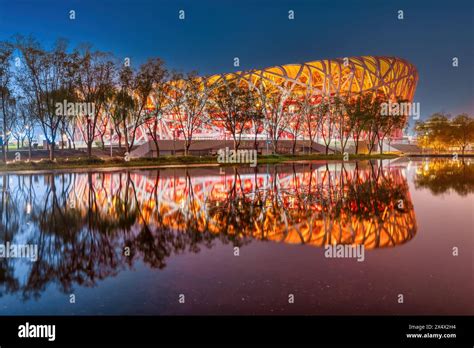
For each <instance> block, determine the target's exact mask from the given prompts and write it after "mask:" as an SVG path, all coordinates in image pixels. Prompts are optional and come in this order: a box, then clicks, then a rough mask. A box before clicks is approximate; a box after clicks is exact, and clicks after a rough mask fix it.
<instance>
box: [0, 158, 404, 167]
mask: <svg viewBox="0 0 474 348" xmlns="http://www.w3.org/2000/svg"><path fill="white" fill-rule="evenodd" d="M396 157H398V155H395V154H383V155H380V154H374V155H370V156H369V155H349V160H367V159H390V158H396ZM342 159H343V155H323V154H311V155H310V154H307V155H295V156H292V155H262V156H258V158H257V163H258V164H276V163H284V162H293V161H308V160H342ZM199 164H202V165H209V164H214V165H218V164H219V163H218V162H217V158H216V157H215V156H186V157H185V156H160V157H159V158H140V159H131V160H129V161H125V160H124V159H123V158H112V159H106V160H104V159H100V158H97V157H92V158H87V157H77V158H72V159H63V158H60V159H57V160H55V161H50V160H45V159H43V160H40V161H32V162H27V161H18V162H9V163H7V164H0V171H19V170H48V169H74V168H112V167H124V168H127V167H154V166H156V167H159V166H168V165H199ZM220 165H221V166H248V165H249V164H248V163H243V164H220Z"/></svg>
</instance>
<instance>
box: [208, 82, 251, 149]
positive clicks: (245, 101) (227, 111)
mask: <svg viewBox="0 0 474 348" xmlns="http://www.w3.org/2000/svg"><path fill="white" fill-rule="evenodd" d="M256 103H257V95H256V93H254V91H253V90H252V89H249V88H248V87H246V86H242V85H240V84H239V81H237V82H236V81H230V82H229V81H226V80H224V81H222V82H221V83H220V84H219V85H218V86H217V87H216V88H215V89H214V90H213V91H212V92H211V94H210V103H209V107H208V111H209V114H210V117H211V120H212V121H213V122H215V123H216V124H218V125H220V126H222V127H223V128H224V129H225V130H227V131H228V132H229V133H230V134H231V135H232V139H233V141H234V150H237V149H238V148H239V146H240V143H241V140H242V133H243V132H244V130H246V129H248V128H249V127H250V123H251V121H252V119H253V118H252V116H253V115H254V113H255V108H256Z"/></svg>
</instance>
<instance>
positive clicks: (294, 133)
mask: <svg viewBox="0 0 474 348" xmlns="http://www.w3.org/2000/svg"><path fill="white" fill-rule="evenodd" d="M299 106H300V103H299V100H298V98H297V97H296V96H293V97H290V98H289V100H288V102H287V103H286V105H285V113H286V114H287V120H288V123H287V126H286V127H285V130H286V131H287V132H288V133H289V134H290V135H291V137H292V138H293V145H292V147H291V153H292V154H293V155H294V154H295V152H296V142H297V140H298V137H299V136H300V135H301V133H302V132H303V123H304V119H303V117H302V116H301V112H300V109H299Z"/></svg>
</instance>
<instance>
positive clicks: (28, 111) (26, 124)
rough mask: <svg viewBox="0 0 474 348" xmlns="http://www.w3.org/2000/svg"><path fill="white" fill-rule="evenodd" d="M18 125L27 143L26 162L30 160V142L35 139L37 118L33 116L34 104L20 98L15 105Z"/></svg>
mask: <svg viewBox="0 0 474 348" xmlns="http://www.w3.org/2000/svg"><path fill="white" fill-rule="evenodd" d="M17 109H18V115H17V116H18V120H19V124H20V125H21V127H22V128H23V131H24V138H26V140H27V142H28V160H31V150H32V142H33V139H34V137H35V128H36V126H37V123H36V120H37V118H36V117H35V116H34V112H35V105H34V102H33V101H31V100H28V99H26V98H20V99H19V101H18V104H17Z"/></svg>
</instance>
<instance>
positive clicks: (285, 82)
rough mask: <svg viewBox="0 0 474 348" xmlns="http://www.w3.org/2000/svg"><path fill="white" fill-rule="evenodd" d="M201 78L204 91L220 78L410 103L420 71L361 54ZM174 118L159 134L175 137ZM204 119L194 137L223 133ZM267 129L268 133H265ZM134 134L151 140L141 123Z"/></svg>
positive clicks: (294, 91) (288, 91) (296, 91)
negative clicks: (381, 97) (204, 121)
mask: <svg viewBox="0 0 474 348" xmlns="http://www.w3.org/2000/svg"><path fill="white" fill-rule="evenodd" d="M201 81H202V84H203V85H205V86H206V93H211V92H212V91H213V90H214V89H215V88H217V87H218V86H220V85H221V84H222V83H229V82H237V83H239V84H240V85H243V86H248V87H249V88H256V87H257V86H260V87H261V86H263V87H264V88H267V87H268V88H273V89H275V88H276V89H277V90H278V91H279V92H280V93H282V95H283V96H290V95H293V96H295V95H296V96H298V95H304V94H309V95H311V96H315V97H316V98H315V103H316V104H317V103H318V102H319V101H318V97H328V96H347V95H356V94H364V93H378V94H382V95H384V96H385V97H387V98H392V99H393V98H400V99H403V100H406V101H409V102H411V101H412V100H413V97H414V94H415V89H416V85H417V82H418V72H417V70H416V68H415V66H413V65H412V64H411V63H409V62H407V61H406V60H404V59H401V58H397V57H383V56H361V57H345V58H337V59H324V60H317V61H312V62H308V63H303V64H287V65H278V66H273V67H269V68H265V69H261V70H259V69H252V70H249V71H240V72H233V73H223V74H216V75H211V76H207V77H203V78H202V80H201ZM173 82H174V81H171V82H170V83H172V84H173ZM319 100H320V98H319ZM149 105H150V108H153V105H154V96H153V95H151V96H150V98H149ZM173 123H174V118H173V115H172V113H171V112H170V113H168V114H165V115H164V116H163V117H162V120H161V121H160V124H159V126H158V127H157V128H158V129H157V133H158V134H159V138H160V139H173ZM205 124H206V127H203V128H202V129H200V130H199V131H198V132H197V134H196V135H195V139H224V138H225V131H224V130H223V129H222V128H220V127H219V126H217V125H214V124H212V123H210V122H208V123H205ZM264 134H265V132H263V134H262V137H264ZM136 136H137V143H143V142H146V141H148V136H147V132H146V127H144V126H142V127H140V129H139V130H138V132H137V135H136Z"/></svg>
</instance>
